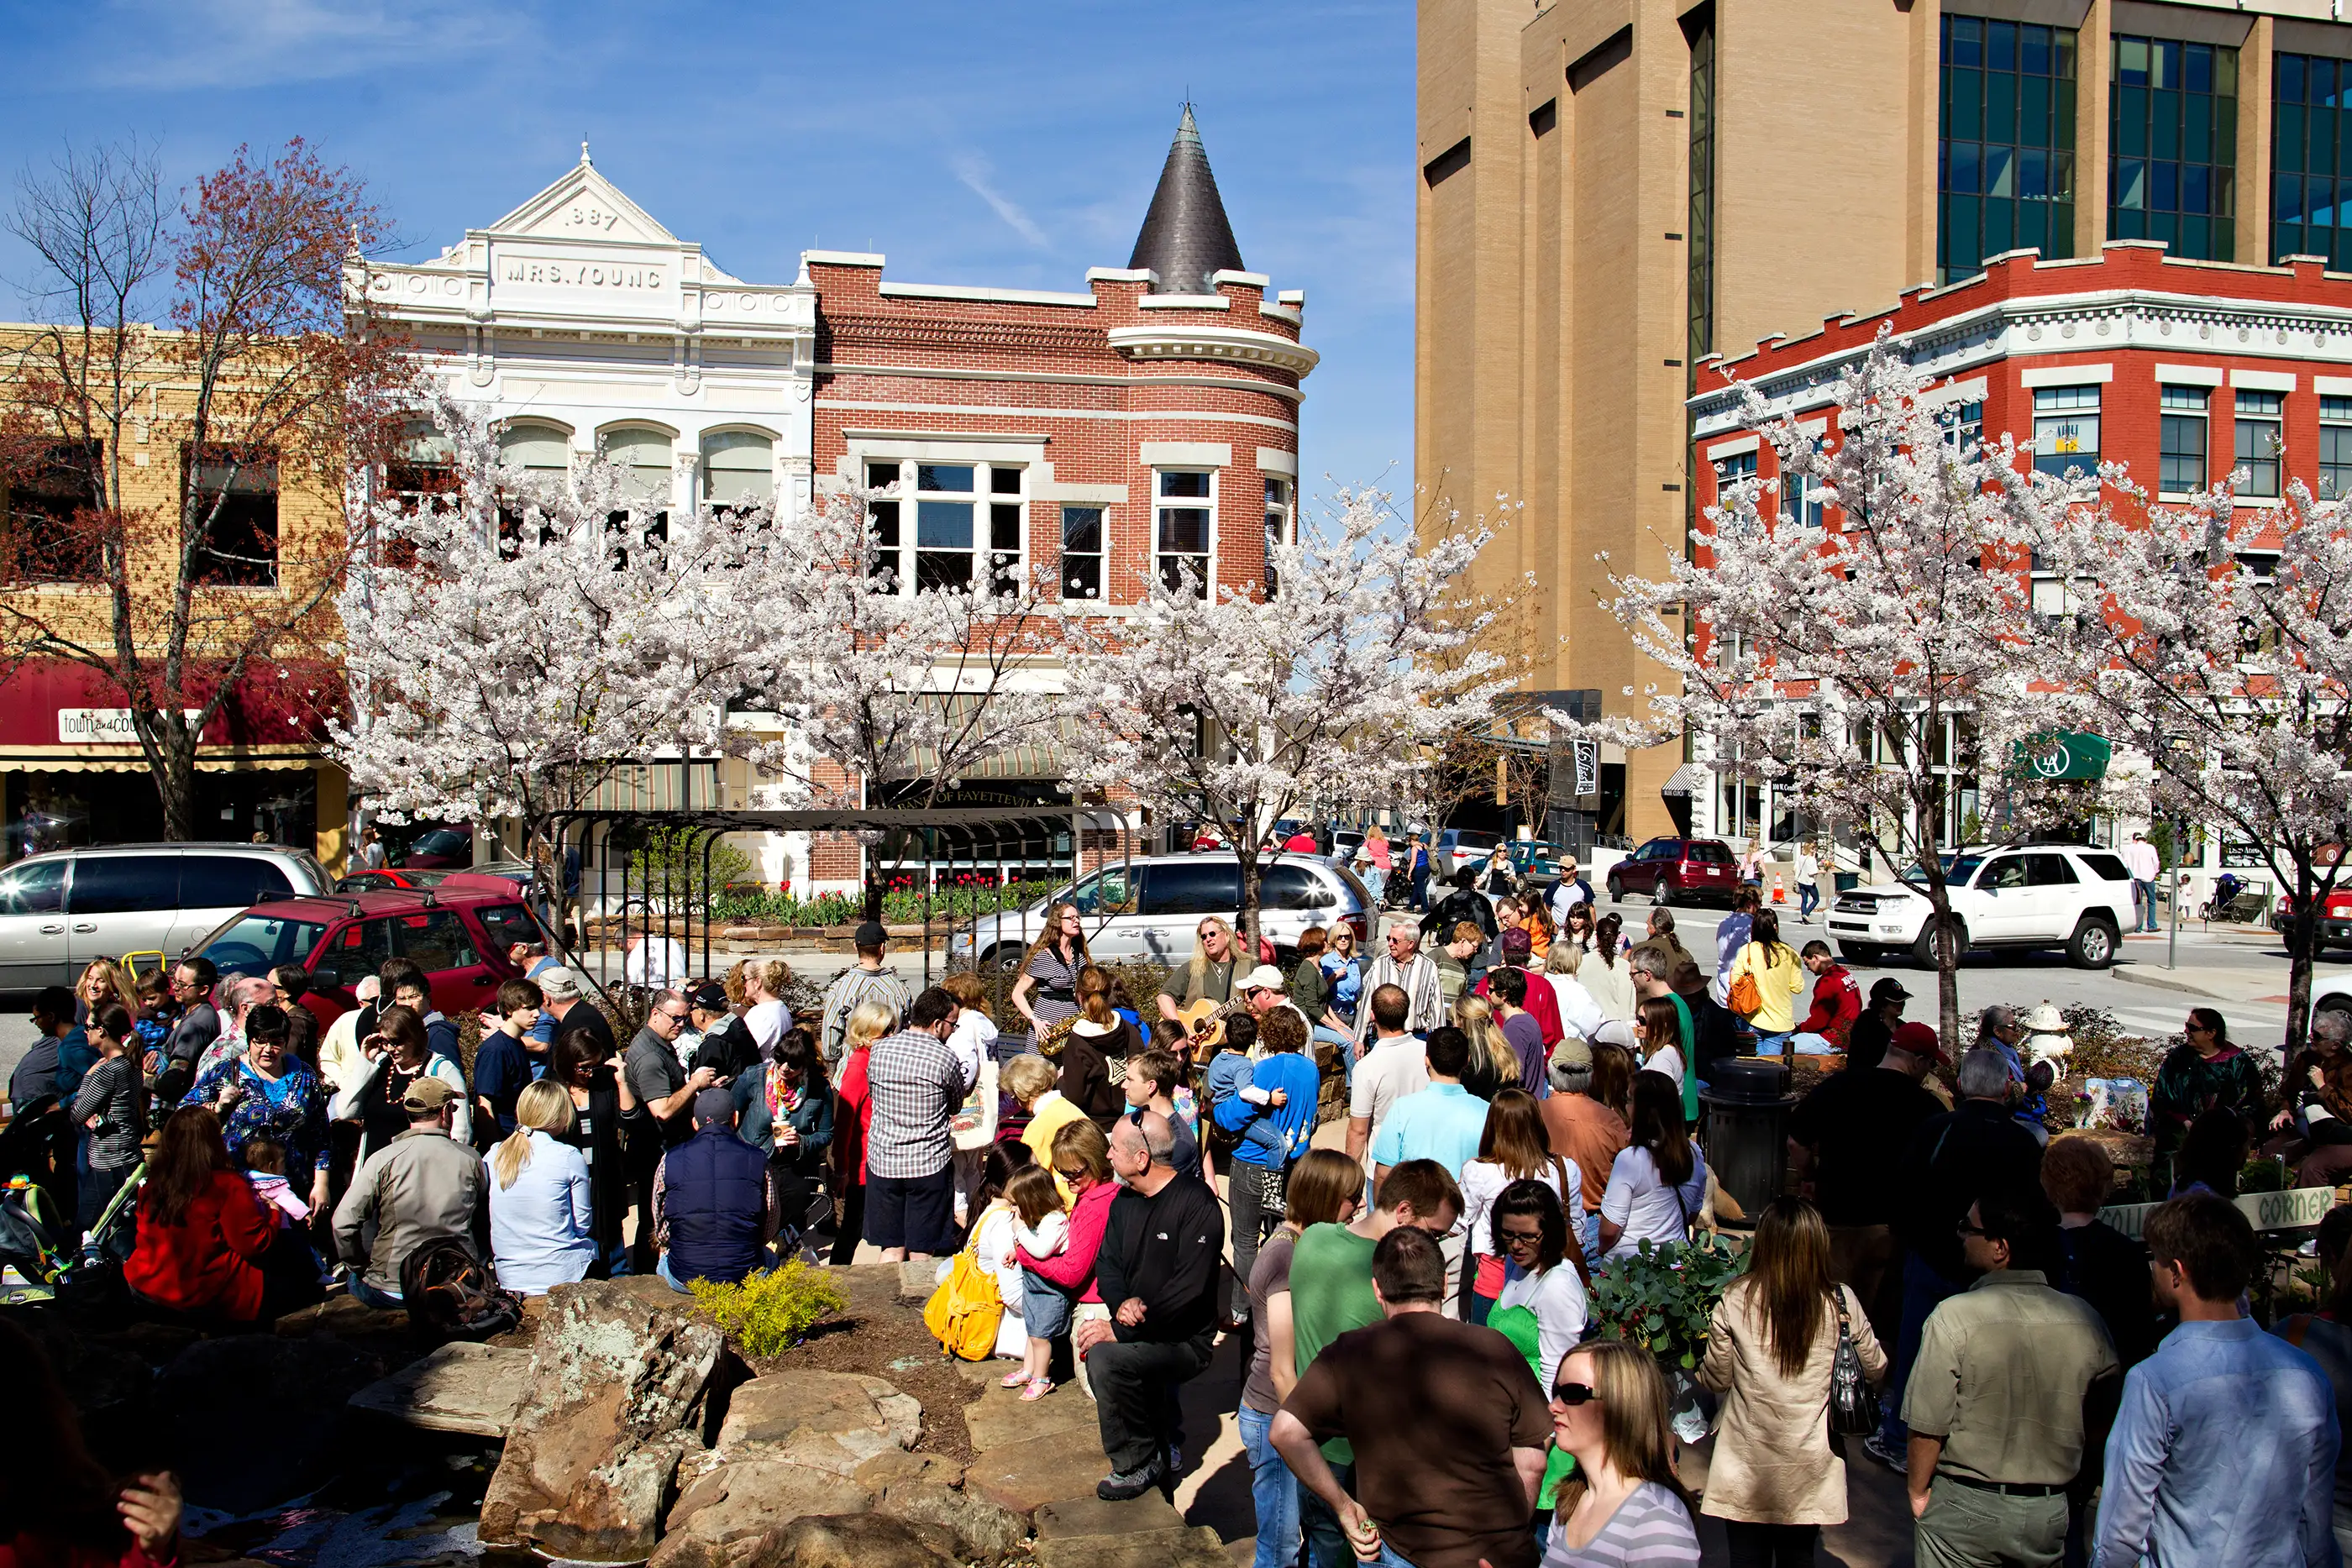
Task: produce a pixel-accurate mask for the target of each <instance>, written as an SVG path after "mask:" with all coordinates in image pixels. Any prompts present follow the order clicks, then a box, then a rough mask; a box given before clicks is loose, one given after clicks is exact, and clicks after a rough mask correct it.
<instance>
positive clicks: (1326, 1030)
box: [1315, 1023, 1356, 1088]
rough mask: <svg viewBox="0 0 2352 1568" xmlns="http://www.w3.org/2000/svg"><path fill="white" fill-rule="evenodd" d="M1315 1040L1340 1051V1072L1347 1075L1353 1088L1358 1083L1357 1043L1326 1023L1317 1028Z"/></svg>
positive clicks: (1318, 1025) (1319, 1024)
mask: <svg viewBox="0 0 2352 1568" xmlns="http://www.w3.org/2000/svg"><path fill="white" fill-rule="evenodd" d="M1315 1038H1316V1039H1317V1040H1321V1041H1322V1042H1323V1043H1324V1044H1326V1045H1328V1046H1333V1047H1336V1048H1337V1049H1338V1051H1339V1071H1342V1072H1344V1073H1345V1074H1347V1078H1348V1084H1349V1087H1350V1088H1353V1087H1354V1086H1355V1082H1356V1042H1355V1041H1354V1040H1349V1038H1348V1037H1347V1036H1346V1035H1344V1034H1341V1033H1340V1032H1339V1030H1336V1029H1333V1028H1332V1027H1331V1026H1330V1025H1329V1024H1324V1023H1318V1024H1317V1025H1316V1026H1315Z"/></svg>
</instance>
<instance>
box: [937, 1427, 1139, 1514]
mask: <svg viewBox="0 0 2352 1568" xmlns="http://www.w3.org/2000/svg"><path fill="white" fill-rule="evenodd" d="M1109 1473H1110V1465H1109V1463H1108V1461H1107V1460H1106V1459H1104V1458H1103V1450H1102V1438H1101V1437H1100V1436H1099V1435H1098V1434H1097V1432H1096V1430H1095V1428H1093V1427H1073V1428H1071V1429H1070V1430H1068V1431H1066V1432H1055V1433H1054V1434H1053V1435H1052V1436H1050V1437H1040V1438H1037V1439H1036V1440H1034V1441H1033V1442H1025V1443H1015V1444H1013V1446H1012V1447H1010V1448H992V1449H990V1450H989V1451H988V1452H987V1453H984V1454H982V1455H981V1456H980V1457H979V1458H976V1459H974V1460H972V1462H971V1464H970V1465H968V1466H966V1467H965V1469H964V1480H963V1484H964V1485H965V1486H966V1487H967V1488H970V1489H972V1490H977V1491H978V1492H979V1493H980V1494H981V1495H982V1497H984V1498H986V1499H988V1500H989V1501H991V1502H992V1503H994V1504H996V1506H997V1507H999V1508H1002V1509H1004V1510H1006V1511H1010V1512H1013V1513H1019V1514H1031V1513H1034V1512H1036V1511H1037V1510H1038V1509H1039V1508H1040V1507H1042V1506H1043V1505H1045V1504H1046V1503H1049V1502H1057V1501H1059V1500H1062V1499H1065V1498H1074V1497H1087V1496H1090V1495H1092V1494H1093V1492H1094V1490H1095V1483H1096V1482H1097V1481H1099V1480H1101V1479H1103V1477H1105V1476H1107V1475H1108V1474H1109Z"/></svg>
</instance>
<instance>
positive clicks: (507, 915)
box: [189, 872, 547, 1028]
mask: <svg viewBox="0 0 2352 1568" xmlns="http://www.w3.org/2000/svg"><path fill="white" fill-rule="evenodd" d="M546 940H547V936H546V933H545V932H544V931H542V930H541V927H540V925H539V922H538V920H537V919H536V918H535V917H534V916H533V915H531V912H530V906H529V905H528V904H525V903H524V902H523V895H522V890H521V889H520V887H519V886H517V885H516V884H515V883H512V882H510V881H509V880H508V879H506V878H505V877H499V876H482V875H478V874H472V873H462V872H460V873H452V874H450V875H448V876H446V877H444V878H442V879H441V880H440V881H439V882H438V883H435V884H434V885H433V886H431V887H419V888H387V889H384V890H383V891H380V892H369V893H349V894H342V893H338V894H320V895H314V896H308V897H299V898H273V899H268V900H267V901H265V902H263V903H260V904H254V905H253V906H252V907H251V908H249V909H247V910H246V911H245V912H244V913H243V914H241V915H233V916H231V917H230V918H229V919H228V920H227V921H226V923H225V924H223V925H221V926H220V927H219V929H217V930H215V932H214V933H213V934H212V935H211V936H207V937H205V939H204V940H203V941H202V942H199V943H197V944H196V945H195V946H194V947H193V948H191V949H189V952H190V954H191V956H203V957H205V958H209V959H211V960H212V962H213V967H215V968H216V969H218V970H219V971H220V972H221V973H222V974H224V975H266V974H268V972H269V971H270V970H271V969H273V968H275V967H278V965H280V964H299V965H301V966H302V967H304V968H306V969H308V970H310V999H309V1000H308V1001H307V1002H305V1003H304V1005H305V1006H307V1007H308V1008H310V1010H311V1011H312V1012H313V1013H315V1014H317V1015H318V1019H319V1024H320V1027H321V1028H324V1027H325V1026H326V1025H328V1024H330V1023H332V1022H333V1021H334V1020H335V1019H337V1018H338V1017H340V1016H341V1014H342V1013H344V1012H346V1011H348V1010H349V1009H352V1008H353V1007H356V1006H358V1005H359V1002H358V998H356V997H354V996H353V995H352V988H353V987H354V986H356V985H358V984H359V983H360V981H361V980H362V978H363V977H366V976H369V975H373V974H375V973H376V972H377V971H379V970H380V969H382V968H383V966H384V964H385V962H386V961H387V960H389V959H393V958H406V959H408V960H409V961H411V962H412V963H414V964H415V965H416V966H417V967H419V968H421V969H423V970H424V971H425V976H426V978H427V979H428V980H429V982H430V983H431V985H432V988H433V1005H434V1006H435V1007H436V1008H438V1009H440V1010H441V1011H442V1012H444V1013H446V1014H447V1015H448V1016H449V1017H451V1018H453V1019H454V1018H462V1017H463V1016H465V1014H467V1013H468V1012H475V1011H479V1010H480V1009H482V1008H483V1007H484V1006H485V1005H487V1004H488V1001H489V1000H490V998H492V997H493V996H494V995H495V994H496V993H497V991H498V988H499V983H500V982H501V981H504V980H509V979H512V978H514V977H516V976H517V975H519V974H520V973H521V971H520V969H518V968H516V967H515V966H514V964H513V962H512V961H511V960H510V959H509V957H508V956H507V955H508V952H509V949H510V948H511V947H512V946H514V944H516V943H518V942H544V941H546Z"/></svg>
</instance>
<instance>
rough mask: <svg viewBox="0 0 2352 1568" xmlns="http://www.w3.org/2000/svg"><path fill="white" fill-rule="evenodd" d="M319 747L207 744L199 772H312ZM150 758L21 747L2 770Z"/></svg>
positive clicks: (98, 768)
mask: <svg viewBox="0 0 2352 1568" xmlns="http://www.w3.org/2000/svg"><path fill="white" fill-rule="evenodd" d="M326 760H327V758H325V756H324V755H322V754H321V753H320V752H318V751H315V750H302V749H299V748H288V749H285V750H269V749H254V750H245V749H231V748H228V747H200V748H199V749H198V750H197V752H196V771H197V772H199V773H276V772H291V773H308V772H310V770H311V769H313V768H318V767H320V766H321V765H322V764H324V763H325V762H326ZM147 770H148V769H147V758H146V757H145V756H144V755H143V754H142V753H141V752H140V751H138V750H137V749H136V748H135V747H134V748H127V749H126V748H124V747H105V748H103V749H100V748H93V747H65V746H60V747H54V748H50V747H15V748H14V749H11V750H8V751H5V752H0V773H144V772H146V771H147Z"/></svg>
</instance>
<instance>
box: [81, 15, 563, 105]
mask: <svg viewBox="0 0 2352 1568" xmlns="http://www.w3.org/2000/svg"><path fill="white" fill-rule="evenodd" d="M108 9H109V10H110V12H111V13H112V14H113V15H112V16H111V18H110V20H111V21H112V22H113V23H114V26H112V27H111V28H110V29H109V30H110V31H111V32H112V33H113V35H114V37H115V39H116V43H115V44H114V45H113V46H112V47H110V50H109V51H107V53H106V54H105V55H103V56H98V57H96V58H97V59H98V62H99V63H97V64H96V65H95V67H94V71H95V74H96V75H97V76H98V77H99V78H100V79H101V80H102V81H104V82H105V83H106V84H108V85H110V86H115V87H139V88H160V89H166V90H169V89H189V88H231V89H235V88H254V87H267V86H270V85H272V84H275V83H281V82H298V81H321V80H328V79H331V78H337V77H346V76H357V75H361V74H363V73H368V72H373V71H378V70H381V69H383V68H385V67H387V66H403V65H413V64H416V63H419V62H439V63H443V64H446V62H448V61H449V60H451V59H452V58H455V57H461V56H463V55H465V54H467V53H469V52H471V51H475V50H479V49H484V48H488V47H509V46H511V45H512V44H514V43H515V42H516V41H517V40H518V39H519V38H520V37H522V36H523V34H524V33H525V31H526V30H527V29H526V26H525V24H524V22H523V20H522V18H521V17H520V16H513V15H509V14H502V13H501V12H500V11H499V9H498V8H497V7H495V6H492V5H482V4H473V5H467V4H460V3H459V0H410V3H409V4H406V5H393V4H389V3H387V0H116V3H115V4H113V5H110V6H109V7H108Z"/></svg>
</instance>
